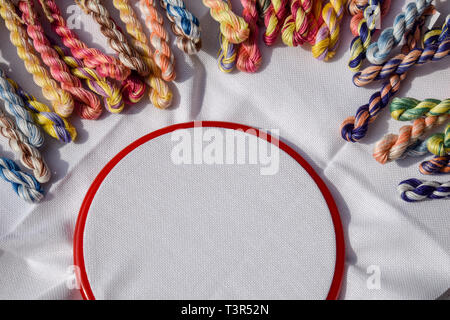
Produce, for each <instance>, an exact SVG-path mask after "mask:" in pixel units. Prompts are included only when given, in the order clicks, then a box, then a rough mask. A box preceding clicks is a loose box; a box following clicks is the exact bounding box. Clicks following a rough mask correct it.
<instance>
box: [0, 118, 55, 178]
mask: <svg viewBox="0 0 450 320" xmlns="http://www.w3.org/2000/svg"><path fill="white" fill-rule="evenodd" d="M0 135H2V136H3V137H5V138H6V139H8V141H9V146H10V148H11V150H12V151H14V153H15V154H17V155H18V156H19V158H20V162H21V163H22V164H23V165H24V166H25V167H26V168H27V169H30V170H32V171H33V174H34V177H35V178H36V180H37V181H39V182H41V183H45V182H48V181H49V180H50V176H51V173H50V170H49V169H48V167H47V164H46V163H45V162H44V160H43V158H42V156H41V153H40V152H39V151H38V150H37V149H36V148H35V147H34V146H32V145H31V144H29V143H28V141H27V138H26V137H25V136H24V135H23V134H22V132H20V131H19V130H18V129H17V128H16V126H15V124H14V122H13V121H12V120H11V119H9V118H8V117H7V116H6V115H5V114H4V113H3V112H0Z"/></svg>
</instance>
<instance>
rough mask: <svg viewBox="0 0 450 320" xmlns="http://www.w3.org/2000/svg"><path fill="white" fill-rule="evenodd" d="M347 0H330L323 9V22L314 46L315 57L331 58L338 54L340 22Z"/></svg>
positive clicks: (321, 58)
mask: <svg viewBox="0 0 450 320" xmlns="http://www.w3.org/2000/svg"><path fill="white" fill-rule="evenodd" d="M345 1H346V0H330V1H329V2H327V4H326V5H325V6H324V7H323V9H322V18H323V23H322V25H321V26H320V28H319V31H318V33H317V36H316V43H315V44H314V45H313V47H312V53H313V56H314V58H316V59H319V60H325V61H327V60H329V59H331V58H333V57H334V55H335V54H336V50H337V47H338V46H339V34H340V30H341V27H340V23H341V20H342V18H343V17H344V13H345V7H344V5H345Z"/></svg>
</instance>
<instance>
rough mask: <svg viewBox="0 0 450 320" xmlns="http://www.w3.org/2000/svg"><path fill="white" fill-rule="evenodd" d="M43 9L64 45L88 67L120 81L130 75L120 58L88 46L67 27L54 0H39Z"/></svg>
mask: <svg viewBox="0 0 450 320" xmlns="http://www.w3.org/2000/svg"><path fill="white" fill-rule="evenodd" d="M39 3H40V4H41V6H42V8H43V10H44V12H45V13H47V15H46V16H47V19H48V20H49V21H50V23H51V25H52V28H53V30H54V31H55V33H56V34H58V35H59V36H60V38H61V40H62V41H63V43H64V45H65V46H66V47H67V48H69V49H70V50H71V52H72V54H73V56H74V57H76V58H77V59H80V60H83V62H84V63H85V64H86V67H88V68H92V69H96V70H97V71H98V73H99V74H100V75H101V76H102V77H110V78H113V79H116V80H119V81H122V80H125V79H126V78H127V77H128V76H129V75H130V69H129V68H127V67H126V66H124V65H123V64H122V63H121V62H120V61H119V60H117V59H116V58H114V57H111V56H109V55H106V54H104V53H103V52H101V51H100V50H98V49H93V48H88V47H87V45H86V44H85V43H84V42H82V41H81V40H80V39H79V38H78V36H77V34H76V33H75V32H74V31H72V30H71V29H69V28H68V27H67V23H66V21H65V20H64V18H63V16H62V15H61V12H60V10H59V8H58V6H57V5H56V2H55V1H54V0H39Z"/></svg>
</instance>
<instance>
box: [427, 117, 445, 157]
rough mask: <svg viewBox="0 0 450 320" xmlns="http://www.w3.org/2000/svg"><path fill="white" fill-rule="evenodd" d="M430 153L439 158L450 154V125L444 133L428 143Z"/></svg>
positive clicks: (435, 136) (432, 138)
mask: <svg viewBox="0 0 450 320" xmlns="http://www.w3.org/2000/svg"><path fill="white" fill-rule="evenodd" d="M426 144H427V148H428V151H430V152H431V153H432V154H434V155H437V156H439V157H443V156H445V155H447V154H448V153H449V152H450V123H449V124H448V125H447V127H446V128H445V131H444V132H443V133H436V134H434V135H432V136H431V137H430V138H428V139H427V141H426Z"/></svg>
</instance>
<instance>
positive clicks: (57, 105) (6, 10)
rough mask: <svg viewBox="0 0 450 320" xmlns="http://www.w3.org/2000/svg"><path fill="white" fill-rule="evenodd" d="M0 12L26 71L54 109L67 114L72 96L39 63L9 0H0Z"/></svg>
mask: <svg viewBox="0 0 450 320" xmlns="http://www.w3.org/2000/svg"><path fill="white" fill-rule="evenodd" d="M0 14H1V16H2V18H3V20H5V25H6V27H7V29H8V30H9V31H10V40H11V43H12V44H13V45H14V46H15V47H16V48H17V54H18V56H19V57H20V59H22V60H23V62H24V64H25V68H26V69H27V71H28V72H29V73H30V74H32V75H33V80H34V82H35V83H36V84H37V85H38V86H39V87H40V88H41V89H42V94H43V95H44V97H45V98H46V99H47V100H49V101H51V103H52V106H53V108H54V110H55V111H56V112H57V113H58V114H59V115H61V116H63V117H66V116H69V115H70V114H71V113H72V111H73V108H74V101H73V99H72V96H71V95H70V94H69V93H68V92H66V91H64V90H62V89H61V88H60V87H59V85H58V83H57V82H56V81H54V80H53V79H52V78H51V77H50V75H49V73H48V71H47V69H46V68H44V67H43V66H42V64H41V60H40V59H39V57H38V56H37V54H36V52H35V50H34V48H33V46H32V45H31V44H30V39H29V38H28V35H27V32H26V30H25V27H24V26H23V21H22V20H21V19H20V18H19V17H18V16H17V14H16V8H15V7H14V5H13V4H12V3H11V1H10V0H0Z"/></svg>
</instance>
